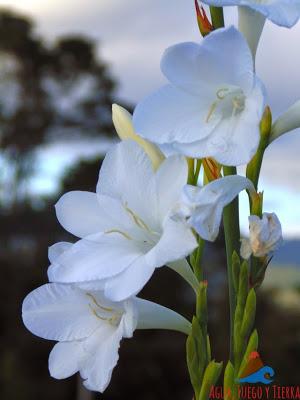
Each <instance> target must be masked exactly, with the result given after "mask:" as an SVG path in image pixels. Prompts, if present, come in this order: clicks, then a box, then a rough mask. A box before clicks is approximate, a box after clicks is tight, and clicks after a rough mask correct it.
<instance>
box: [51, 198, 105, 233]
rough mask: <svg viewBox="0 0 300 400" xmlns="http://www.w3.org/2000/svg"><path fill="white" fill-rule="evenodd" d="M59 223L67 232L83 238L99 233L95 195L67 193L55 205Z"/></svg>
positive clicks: (99, 218) (98, 211)
mask: <svg viewBox="0 0 300 400" xmlns="http://www.w3.org/2000/svg"><path fill="white" fill-rule="evenodd" d="M55 209H56V216H57V219H58V221H59V223H60V224H61V225H62V226H63V227H64V229H66V230H67V231H68V232H70V233H72V234H73V235H75V236H78V237H80V238H81V237H84V236H88V235H91V234H93V233H98V232H100V231H101V226H102V223H101V213H100V206H99V203H98V199H97V195H96V194H95V193H90V192H80V191H74V192H68V193H66V194H64V195H63V196H62V197H61V198H60V199H59V201H58V202H57V203H56V205H55Z"/></svg>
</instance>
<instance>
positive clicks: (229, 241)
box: [223, 167, 240, 362]
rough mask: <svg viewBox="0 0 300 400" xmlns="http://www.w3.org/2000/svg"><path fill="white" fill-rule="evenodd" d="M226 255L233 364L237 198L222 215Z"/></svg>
mask: <svg viewBox="0 0 300 400" xmlns="http://www.w3.org/2000/svg"><path fill="white" fill-rule="evenodd" d="M223 171H224V175H225V176H226V175H235V174H236V168H235V167H224V168H223ZM223 223H224V233H225V244H226V255H227V275H228V291H229V306H230V360H231V361H232V362H233V333H234V312H235V306H236V295H235V290H234V285H233V275H232V254H233V252H234V251H236V253H237V254H239V250H240V225H239V200H238V197H237V198H236V199H235V200H233V202H232V203H230V204H229V205H228V206H227V207H225V208H224V213H223Z"/></svg>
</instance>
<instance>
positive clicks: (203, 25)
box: [195, 0, 214, 36]
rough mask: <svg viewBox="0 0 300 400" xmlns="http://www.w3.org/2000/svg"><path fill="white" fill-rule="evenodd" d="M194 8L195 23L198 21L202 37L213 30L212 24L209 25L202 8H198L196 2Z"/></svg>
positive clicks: (196, 1)
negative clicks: (195, 14)
mask: <svg viewBox="0 0 300 400" xmlns="http://www.w3.org/2000/svg"><path fill="white" fill-rule="evenodd" d="M195 7H196V13H197V21H198V26H199V29H200V33H201V35H202V36H206V35H208V34H209V33H210V32H211V31H212V30H213V29H214V28H213V26H212V24H211V23H210V21H209V19H208V18H207V15H206V12H205V10H204V8H203V7H202V6H201V7H199V3H198V0H195Z"/></svg>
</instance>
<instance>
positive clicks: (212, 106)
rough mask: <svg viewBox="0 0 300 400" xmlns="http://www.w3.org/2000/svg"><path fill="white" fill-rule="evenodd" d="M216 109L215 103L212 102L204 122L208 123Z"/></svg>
mask: <svg viewBox="0 0 300 400" xmlns="http://www.w3.org/2000/svg"><path fill="white" fill-rule="evenodd" d="M216 107H217V102H216V101H214V102H213V103H212V105H211V106H210V109H209V111H208V114H207V117H206V120H205V122H209V120H210V118H211V116H212V115H213V113H214V112H215V109H216Z"/></svg>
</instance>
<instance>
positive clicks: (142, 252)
mask: <svg viewBox="0 0 300 400" xmlns="http://www.w3.org/2000/svg"><path fill="white" fill-rule="evenodd" d="M186 181H187V163H186V160H185V158H184V157H181V156H173V157H170V158H168V159H166V160H165V161H164V162H163V163H162V164H161V165H160V167H159V169H158V170H157V171H156V172H154V171H153V168H152V165H151V162H150V159H149V158H148V156H147V155H146V154H145V152H144V151H143V149H142V148H141V147H140V146H139V145H137V144H136V143H135V142H133V141H131V140H127V141H124V142H121V143H119V144H118V145H116V146H114V148H113V149H112V150H111V151H109V152H108V153H107V155H106V157H105V159H104V161H103V164H102V167H101V170H100V176H99V182H98V185H97V193H90V192H79V191H77V192H76V191H75V192H69V193H67V194H65V195H64V196H62V197H61V199H60V200H59V202H58V203H57V205H56V214H57V218H58V220H59V222H60V223H61V225H62V226H63V227H64V228H65V229H66V230H67V231H69V232H71V233H72V234H74V235H75V236H77V237H79V238H81V239H80V240H79V241H77V242H76V243H75V244H73V245H71V244H59V245H57V246H55V248H53V249H51V251H50V257H51V259H52V265H51V266H50V267H49V270H48V276H49V280H50V281H53V282H61V283H82V284H84V287H87V286H89V287H92V288H94V289H103V290H104V291H105V295H106V297H108V298H110V299H111V300H115V301H119V300H124V299H125V298H128V297H130V296H131V295H133V294H137V293H138V292H139V291H140V290H141V289H142V287H143V286H144V285H145V284H146V283H147V282H148V280H149V279H150V278H151V276H152V274H153V272H154V270H155V268H157V267H161V266H163V265H168V266H170V267H172V262H174V261H178V260H181V259H184V258H185V257H186V256H188V255H189V254H190V253H191V252H192V251H193V250H194V249H195V248H196V247H197V241H196V239H195V237H194V234H193V232H192V231H191V229H190V228H189V227H188V226H187V225H186V224H185V223H182V222H175V221H173V220H172V219H170V218H168V215H169V213H170V210H171V209H172V208H173V206H174V204H175V203H177V202H178V199H179V198H180V195H181V191H182V188H183V186H184V185H185V184H186ZM50 261H51V260H50ZM176 269H177V270H178V264H177V265H176ZM179 269H180V268H179ZM181 273H182V274H183V275H185V278H186V279H187V280H188V281H191V280H195V277H194V275H193V274H192V271H191V268H190V267H189V266H188V264H187V263H186V262H185V261H182V265H181ZM195 284H196V282H195Z"/></svg>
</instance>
